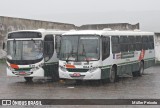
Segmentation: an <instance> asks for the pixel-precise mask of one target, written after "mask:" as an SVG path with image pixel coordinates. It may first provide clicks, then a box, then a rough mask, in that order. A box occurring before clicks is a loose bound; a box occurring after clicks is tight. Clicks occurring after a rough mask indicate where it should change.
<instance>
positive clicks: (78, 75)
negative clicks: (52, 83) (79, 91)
mask: <svg viewBox="0 0 160 108" xmlns="http://www.w3.org/2000/svg"><path fill="white" fill-rule="evenodd" d="M59 77H60V78H64V79H81V80H99V79H101V69H100V68H97V69H96V70H94V71H87V72H68V71H63V70H61V69H60V68H59Z"/></svg>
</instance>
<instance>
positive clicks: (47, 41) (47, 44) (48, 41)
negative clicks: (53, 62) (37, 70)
mask: <svg viewBox="0 0 160 108" xmlns="http://www.w3.org/2000/svg"><path fill="white" fill-rule="evenodd" d="M53 53H54V37H53V35H46V36H45V38H44V56H45V61H48V60H49V59H50V58H51V57H52V55H53Z"/></svg>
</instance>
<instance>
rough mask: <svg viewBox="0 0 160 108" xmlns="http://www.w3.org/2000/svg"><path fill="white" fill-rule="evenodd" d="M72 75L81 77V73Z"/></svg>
mask: <svg viewBox="0 0 160 108" xmlns="http://www.w3.org/2000/svg"><path fill="white" fill-rule="evenodd" d="M72 76H73V77H80V76H81V74H80V73H74V74H73V75H72Z"/></svg>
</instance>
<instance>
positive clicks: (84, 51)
mask: <svg viewBox="0 0 160 108" xmlns="http://www.w3.org/2000/svg"><path fill="white" fill-rule="evenodd" d="M83 54H84V56H85V59H86V61H87V63H89V60H87V54H86V50H85V48H84V44H83V52H82V55H83Z"/></svg>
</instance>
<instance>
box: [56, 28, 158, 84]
mask: <svg viewBox="0 0 160 108" xmlns="http://www.w3.org/2000/svg"><path fill="white" fill-rule="evenodd" d="M154 64H155V51H154V33H152V32H141V31H107V30H99V31H98V30H82V31H73V32H67V33H64V34H63V35H62V38H61V48H60V58H59V77H60V78H62V79H75V80H77V81H78V80H100V79H109V80H110V82H115V81H116V80H117V78H118V77H124V76H126V75H127V76H130V75H133V76H135V75H138V76H141V75H142V74H143V71H144V69H145V68H148V67H150V66H152V65H154Z"/></svg>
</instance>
